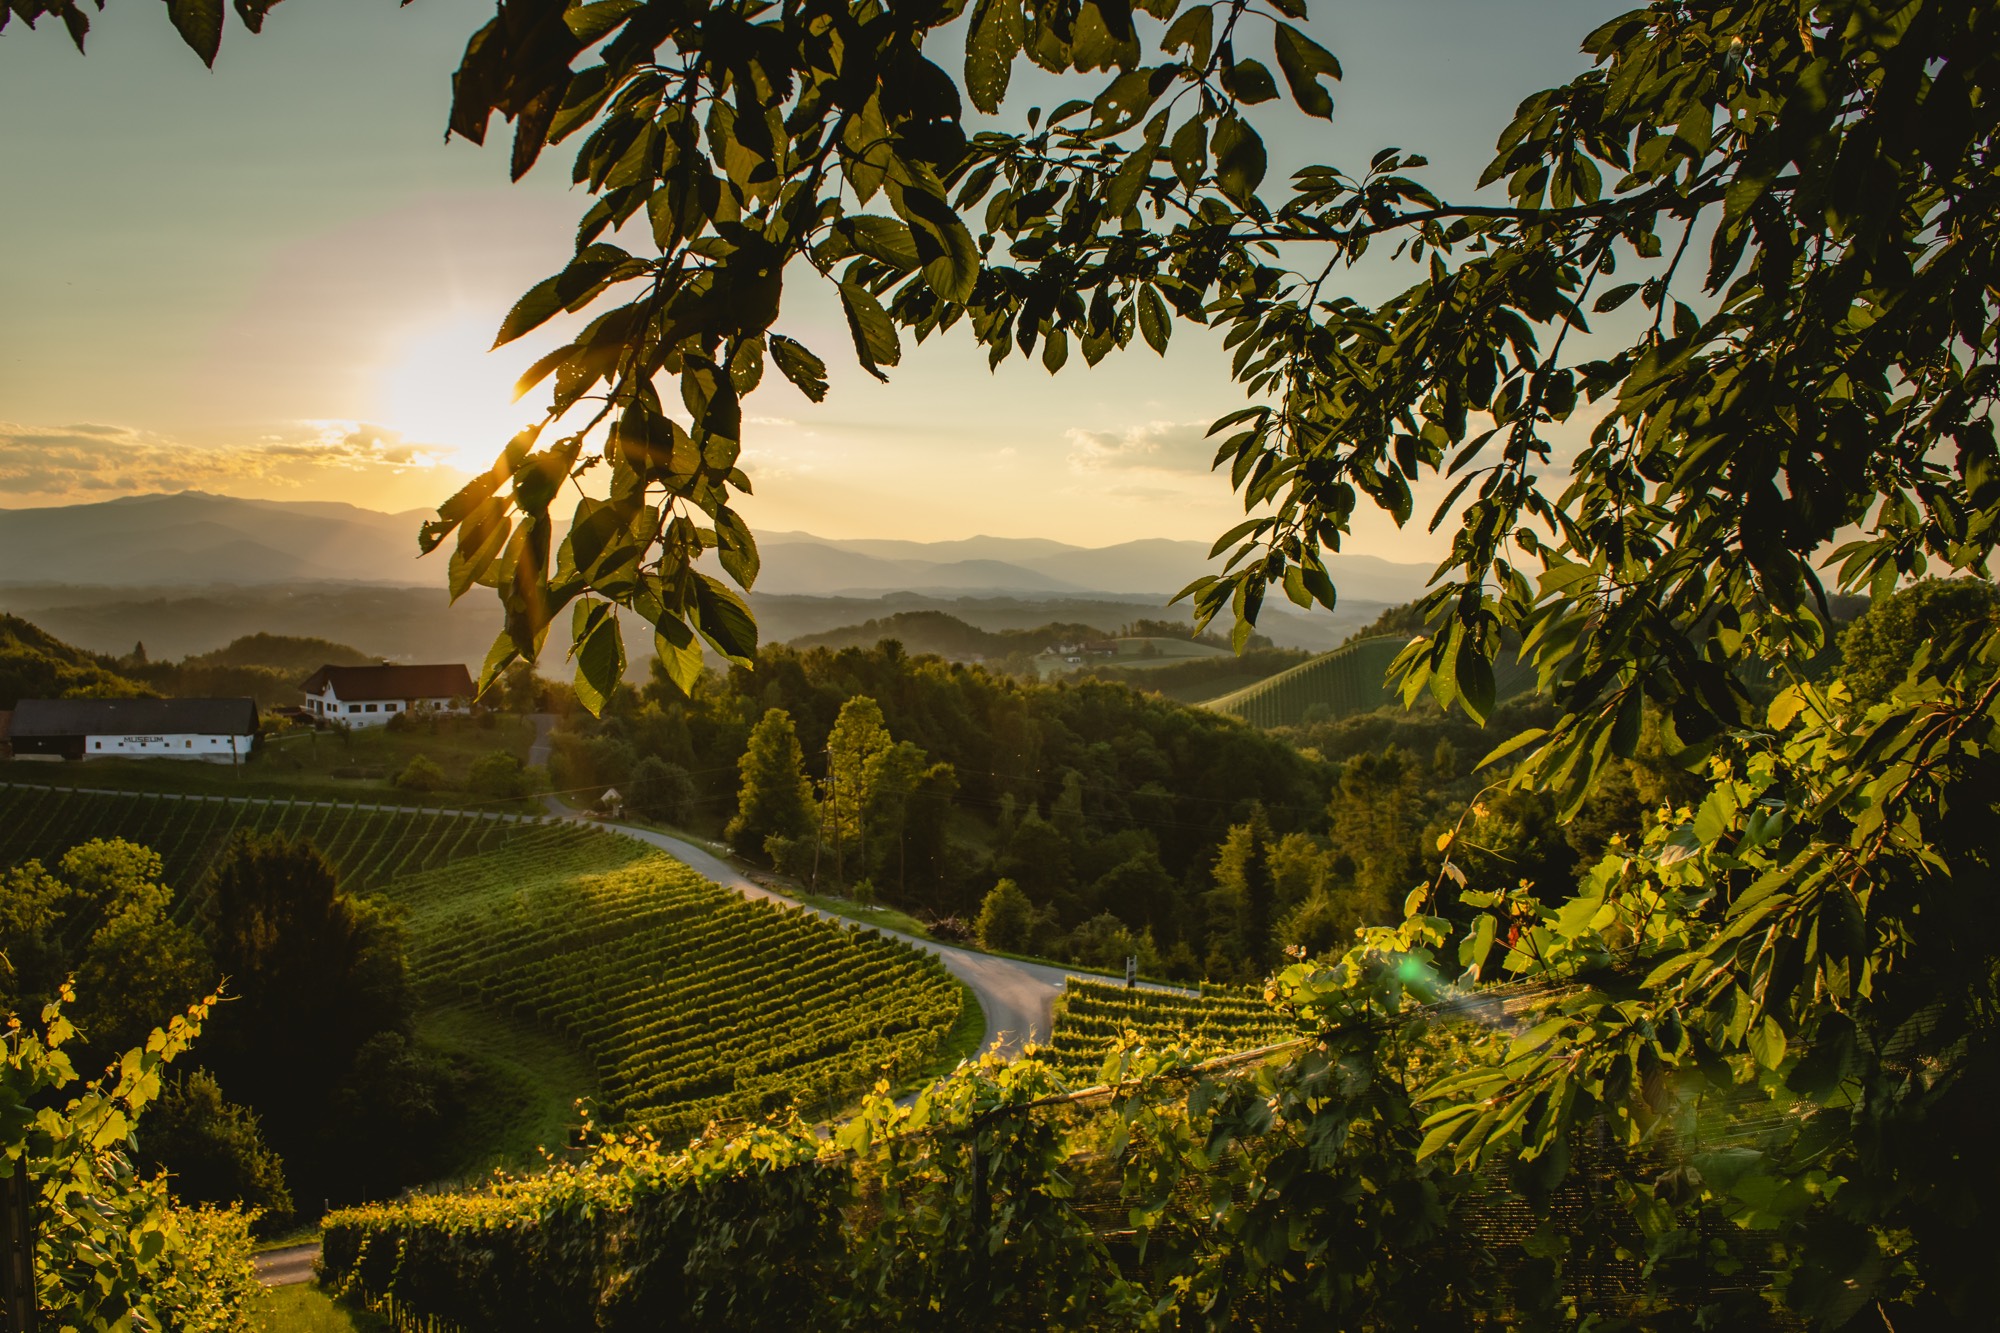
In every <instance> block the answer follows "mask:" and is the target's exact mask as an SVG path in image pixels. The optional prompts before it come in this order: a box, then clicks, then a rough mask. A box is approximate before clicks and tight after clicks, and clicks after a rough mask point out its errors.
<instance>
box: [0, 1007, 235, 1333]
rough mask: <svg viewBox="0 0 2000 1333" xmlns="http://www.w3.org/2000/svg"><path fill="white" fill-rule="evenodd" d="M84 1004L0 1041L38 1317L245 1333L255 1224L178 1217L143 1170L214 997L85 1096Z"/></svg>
mask: <svg viewBox="0 0 2000 1333" xmlns="http://www.w3.org/2000/svg"><path fill="white" fill-rule="evenodd" d="M73 998H74V996H73V995H72V993H71V992H69V991H68V990H67V988H65V989H63V990H62V991H61V992H60V993H59V994H58V995H57V996H55V997H54V998H53V999H52V1000H51V1001H50V1003H49V1004H47V1005H46V1006H44V1007H43V1008H42V1010H41V1014H40V1018H39V1021H38V1022H29V1021H24V1020H23V1019H21V1018H20V1017H19V1016H16V1017H15V1018H14V1020H13V1021H12V1022H11V1023H10V1024H9V1027H8V1030H7V1032H6V1033H5V1036H4V1038H0V1172H4V1173H5V1174H6V1175H9V1176H17V1175H25V1177H26V1179H27V1180H28V1181H29V1182H30V1183H31V1184H32V1185H33V1187H34V1189H35V1202H34V1210H35V1215H36V1216H35V1222H36V1231H35V1253H34V1274H35V1292H34V1298H33V1299H34V1302H35V1305H36V1307H37V1309H38V1311H39V1312H40V1314H41V1316H42V1317H43V1318H44V1319H46V1320H49V1321H50V1322H51V1326H54V1327H60V1328H66V1329H110V1328H172V1329H187V1330H190V1331H196V1330H198V1331H200V1333H248V1330H249V1328H250V1301H251V1300H252V1298H253V1294H254V1293H255V1291H256V1289H257V1280H256V1276H255V1272H254V1270H253V1268H252V1265H251V1262H250V1238H249V1232H248V1219H247V1218H246V1217H245V1215H244V1214H242V1213H240V1212H219V1211H217V1210H214V1209H189V1208H180V1207H177V1206H175V1205H174V1204H173V1202H172V1201H171V1200H170V1199H169V1197H168V1193H167V1182H166V1181H165V1179H163V1178H162V1177H160V1176H158V1175H154V1176H152V1177H151V1178H143V1179H142V1178H141V1177H140V1175H139V1173H138V1172H137V1170H136V1169H135V1168H134V1166H133V1160H132V1158H133V1147H134V1143H133V1136H134V1133H135V1129H136V1127H137V1125H138V1121H139V1118H140V1114H141V1112H143V1111H144V1110H145V1109H146V1108H147V1106H148V1105H149V1104H151V1103H152V1102H154V1101H155V1100H157V1099H158V1097H159V1095H160V1091H161V1079H162V1077H163V1075H164V1073H165V1067H166V1066H167V1065H168V1064H169V1063H170V1062H171V1061H173V1060H174V1059H176V1058H177V1057H179V1056H180V1055H182V1054H183V1053H184V1052H185V1051H186V1050H187V1047H188V1044H189V1043H190V1042H191V1041H193V1040H194V1038H195V1037H196V1036H198V1035H199V1034H200V1032H201V1024H202V1020H203V1019H204V1018H205V1017H206V1016H207V1014H208V1011H209V1006H210V1005H211V1004H212V1003H213V1002H214V997H213V996H210V997H209V998H208V999H207V1000H206V1001H203V1002H201V1003H198V1004H196V1005H194V1006H192V1007H191V1008H190V1009H189V1010H188V1012H187V1015H186V1016H185V1017H181V1018H175V1019H174V1020H172V1021H171V1022H170V1023H168V1024H167V1025H166V1026H165V1027H162V1028H155V1029H153V1031H152V1032H151V1034H150V1035H149V1036H148V1037H147V1038H146V1039H145V1042H144V1044H143V1045H142V1046H140V1047H137V1048H135V1049H133V1050H130V1051H128V1052H126V1053H125V1054H124V1055H122V1056H121V1057H120V1058H119V1059H118V1060H117V1061H116V1062H115V1063H114V1064H113V1066H112V1067H111V1068H110V1069H109V1070H108V1071H106V1073H105V1076H104V1077H103V1078H102V1079H100V1080H98V1081H96V1082H93V1083H88V1084H83V1085H81V1086H79V1080H78V1078H77V1074H76V1070H75V1067H74V1065H73V1064H72V1062H71V1059H70V1049H71V1047H72V1045H73V1043H74V1041H75V1038H76V1035H77V1034H76V1029H75V1028H74V1027H72V1026H71V1024H70V1022H69V1020H68V1018H67V1017H65V1016H64V1013H63V1007H64V1005H65V1004H67V1003H68V1002H70V1001H71V1000H72V999H73Z"/></svg>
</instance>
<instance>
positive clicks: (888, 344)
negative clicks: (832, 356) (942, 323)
mask: <svg viewBox="0 0 2000 1333" xmlns="http://www.w3.org/2000/svg"><path fill="white" fill-rule="evenodd" d="M840 305H841V308H842V309H843V310H845V311H846V312H847V329H848V332H850V333H852V334H853V335H854V354H855V356H857V357H858V358H860V361H861V368H862V369H863V370H866V371H867V372H868V373H869V374H870V375H873V376H874V377H875V378H876V379H878V380H881V381H883V382H884V383H887V382H888V379H889V377H888V376H887V375H884V374H883V373H882V371H881V367H883V366H893V365H895V364H896V363H897V362H898V361H901V360H902V359H903V344H902V342H901V341H900V340H899V339H898V338H897V337H896V326H895V325H894V324H893V323H891V322H890V320H889V312H888V311H886V310H884V309H883V308H882V303H881V302H880V301H878V300H876V299H875V294H874V293H873V292H871V291H869V290H868V289H867V288H866V287H862V286H860V285H859V284H857V283H852V282H843V283H841V284H840Z"/></svg>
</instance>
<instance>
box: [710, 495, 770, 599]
mask: <svg viewBox="0 0 2000 1333" xmlns="http://www.w3.org/2000/svg"><path fill="white" fill-rule="evenodd" d="M715 535H716V538H717V539H718V541H720V543H721V546H720V548H719V549H718V550H717V552H716V558H717V559H719V560H720V561H721V562H722V568H723V570H724V571H725V572H726V573H727V574H728V575H729V577H730V578H732V579H735V580H736V582H737V583H738V584H740V585H741V586H742V588H743V590H744V591H745V592H748V591H750V585H751V584H753V583H755V582H756V581H757V571H758V570H759V569H760V568H762V563H763V562H762V560H761V558H760V557H759V556H758V554H757V539H756V538H755V537H753V536H752V535H751V534H750V527H749V525H748V524H746V523H745V522H744V521H743V520H742V518H741V517H739V516H738V515H737V513H736V511H735V510H733V509H729V508H722V509H718V510H716V511H715Z"/></svg>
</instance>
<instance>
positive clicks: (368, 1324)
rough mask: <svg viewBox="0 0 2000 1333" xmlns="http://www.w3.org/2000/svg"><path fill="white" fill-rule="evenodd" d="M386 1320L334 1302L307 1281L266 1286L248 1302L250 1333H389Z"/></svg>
mask: <svg viewBox="0 0 2000 1333" xmlns="http://www.w3.org/2000/svg"><path fill="white" fill-rule="evenodd" d="M390 1327H391V1325H390V1323H389V1321H388V1320H386V1319H384V1318H383V1317H382V1316H380V1315H377V1314H370V1313H369V1312H368V1311H366V1310H360V1309H356V1308H355V1307H354V1306H352V1305H348V1304H346V1303H345V1302H342V1301H336V1300H334V1299H333V1298H332V1297H330V1296H328V1295H327V1294H326V1293H325V1292H323V1291H321V1290H320V1289H319V1288H318V1287H316V1286H314V1285H313V1284H311V1283H309V1282H304V1283H299V1284H298V1285H296V1286H290V1287H267V1288H266V1289H265V1290H264V1291H263V1292H262V1293H261V1294H259V1295H258V1296H257V1297H256V1298H255V1299H254V1300H253V1301H252V1302H251V1308H250V1328H251V1330H252V1333H389V1329H390Z"/></svg>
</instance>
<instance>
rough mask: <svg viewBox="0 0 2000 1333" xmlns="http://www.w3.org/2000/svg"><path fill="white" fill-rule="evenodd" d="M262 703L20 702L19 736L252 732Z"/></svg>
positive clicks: (15, 722) (15, 728) (17, 710)
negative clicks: (259, 704)
mask: <svg viewBox="0 0 2000 1333" xmlns="http://www.w3.org/2000/svg"><path fill="white" fill-rule="evenodd" d="M256 730H257V705H256V704H255V703H254V702H252V701H251V700H249V699H23V700H21V701H20V702H19V703H18V704H16V705H14V718H13V725H12V726H11V727H10V728H9V729H8V733H9V734H10V735H11V736H13V737H14V738H15V739H17V740H18V739H22V738H26V737H33V736H183V735H194V736H249V735H252V734H254V733H255V732H256Z"/></svg>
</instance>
